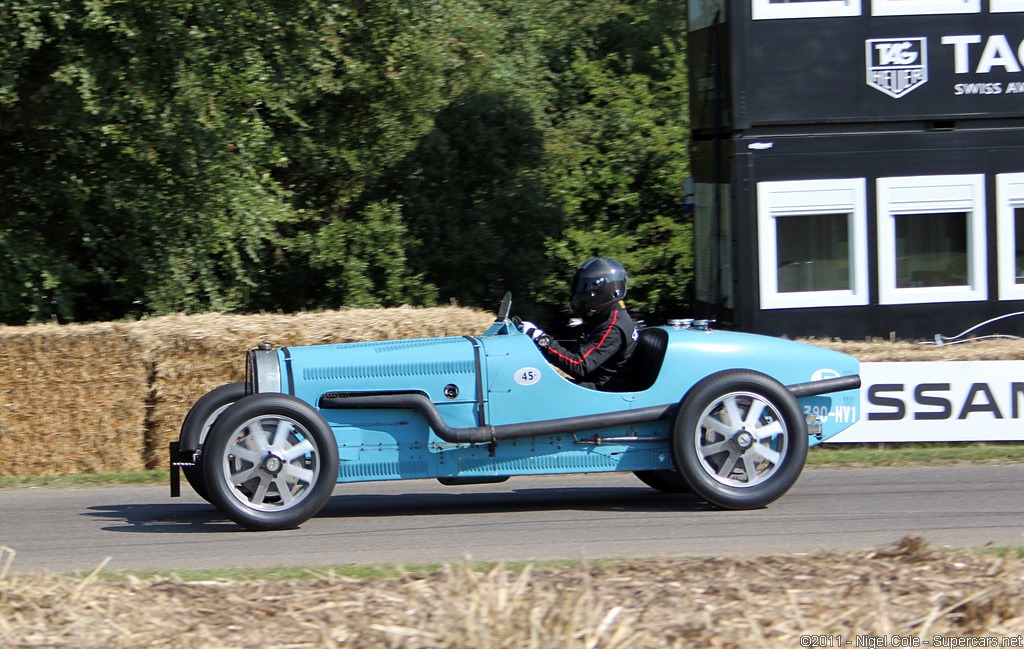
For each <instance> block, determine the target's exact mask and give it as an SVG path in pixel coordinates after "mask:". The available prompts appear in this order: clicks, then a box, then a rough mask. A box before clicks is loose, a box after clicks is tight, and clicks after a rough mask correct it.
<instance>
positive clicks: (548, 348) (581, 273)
mask: <svg viewBox="0 0 1024 649" xmlns="http://www.w3.org/2000/svg"><path fill="white" fill-rule="evenodd" d="M569 293H570V295H569V307H570V308H571V310H572V313H573V315H574V316H576V317H580V318H583V325H582V326H581V327H580V334H579V336H578V337H577V339H576V342H574V343H571V344H568V345H566V346H563V345H561V344H559V343H558V342H557V341H555V340H553V339H552V338H551V336H549V335H547V334H546V333H544V332H543V331H542V330H541V329H539V328H538V327H537V325H535V324H533V323H532V322H523V323H522V325H521V330H522V332H523V333H524V334H527V335H528V336H530V338H532V339H533V341H534V342H535V343H537V346H538V347H539V348H540V350H541V352H542V353H543V354H544V358H546V359H547V361H548V362H549V363H551V364H552V365H554V366H555V367H557V368H558V369H560V370H562V371H563V372H565V373H566V374H568V375H569V376H571V377H572V378H573V379H575V380H576V381H577V382H578V383H579V384H580V385H582V386H584V387H588V388H594V389H597V390H605V391H609V392H613V391H616V389H617V388H618V386H617V385H616V381H615V377H616V374H618V373H619V371H620V370H621V369H622V367H623V366H624V365H625V363H626V360H627V359H628V358H629V356H630V354H632V353H633V350H634V349H635V348H636V341H637V338H638V336H639V333H638V332H637V330H636V327H635V326H634V324H633V319H632V318H630V317H629V313H628V312H627V311H626V305H625V304H624V303H623V301H622V300H623V298H625V297H626V271H625V269H623V268H622V266H621V265H620V264H619V263H618V262H617V261H615V260H613V259H607V258H604V257H595V258H593V259H589V260H587V261H585V262H584V263H583V264H582V265H581V266H580V267H579V268H577V269H576V274H575V275H574V276H573V278H572V282H571V283H570V285H569ZM619 382H621V377H620V381H619Z"/></svg>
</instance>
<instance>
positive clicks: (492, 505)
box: [317, 485, 713, 518]
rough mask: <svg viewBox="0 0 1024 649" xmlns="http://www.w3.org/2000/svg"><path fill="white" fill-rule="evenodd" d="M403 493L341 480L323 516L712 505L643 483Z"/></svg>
mask: <svg viewBox="0 0 1024 649" xmlns="http://www.w3.org/2000/svg"><path fill="white" fill-rule="evenodd" d="M456 489H458V487H454V488H453V490H452V491H450V492H447V491H446V492H444V493H437V492H433V493H406V494H401V495H387V496H382V495H370V494H360V495H345V494H344V485H338V488H336V489H335V491H334V496H333V497H332V498H331V499H330V500H329V501H328V502H327V504H326V505H325V506H324V508H323V509H321V510H320V513H319V514H318V515H317V516H318V517H320V518H361V517H382V516H452V515H460V514H504V513H514V512H535V511H563V510H564V511H595V512H647V513H656V512H664V513H682V512H695V511H706V510H710V509H713V508H712V507H711V506H710V505H708V504H707V503H705V502H704V501H703V500H701V499H699V498H697V497H696V496H694V495H693V494H663V493H659V492H657V491H654V490H651V489H645V488H642V487H641V488H629V487H626V488H622V487H564V488H558V487H552V488H542V489H538V488H530V489H506V490H502V491H487V492H480V491H473V492H459V491H456Z"/></svg>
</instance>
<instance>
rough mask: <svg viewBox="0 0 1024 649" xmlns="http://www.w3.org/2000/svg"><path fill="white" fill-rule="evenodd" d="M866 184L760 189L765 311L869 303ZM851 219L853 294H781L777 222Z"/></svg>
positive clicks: (797, 183) (828, 182)
mask: <svg viewBox="0 0 1024 649" xmlns="http://www.w3.org/2000/svg"><path fill="white" fill-rule="evenodd" d="M866 188H867V181H866V180H865V179H864V178H828V179H820V180H783V181H770V182H760V183H757V241H758V275H759V279H760V289H761V290H760V293H761V308H762V309H797V308H806V307H828V306H862V305H865V304H867V303H868V228H867V221H868V217H867V198H866ZM813 214H849V215H850V217H849V221H848V226H849V255H850V288H849V289H845V290H839V291H802V292H798V293H791V292H786V293H780V292H779V276H778V272H779V269H778V241H777V237H778V228H777V226H776V223H777V219H780V218H786V217H787V216H804V215H813Z"/></svg>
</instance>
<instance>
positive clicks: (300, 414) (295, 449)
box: [203, 394, 338, 530]
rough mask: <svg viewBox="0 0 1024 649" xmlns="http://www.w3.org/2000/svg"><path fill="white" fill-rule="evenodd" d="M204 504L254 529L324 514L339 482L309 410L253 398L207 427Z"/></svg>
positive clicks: (270, 397) (319, 422) (333, 455)
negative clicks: (207, 496) (207, 498)
mask: <svg viewBox="0 0 1024 649" xmlns="http://www.w3.org/2000/svg"><path fill="white" fill-rule="evenodd" d="M203 473H204V475H205V477H206V482H207V487H208V489H209V492H210V498H211V502H213V503H214V504H215V505H217V507H218V509H220V510H221V511H222V512H223V513H224V515H226V516H227V517H228V518H230V519H231V520H233V521H235V522H236V523H238V524H239V525H242V526H244V527H248V528H250V529H254V530H280V529H288V528H292V527H295V526H297V525H299V524H301V523H303V522H304V521H306V520H307V519H309V518H310V517H311V516H313V515H315V514H316V513H317V512H318V511H320V509H321V508H322V507H323V505H324V503H326V502H327V499H328V498H330V495H331V492H332V491H333V489H334V485H335V484H336V482H337V479H338V447H337V442H336V441H335V438H334V435H333V434H332V433H331V430H330V427H329V426H328V425H327V422H326V421H324V419H323V417H322V416H321V415H320V413H319V412H317V411H316V409H314V408H313V407H311V406H310V405H308V404H307V403H305V402H304V401H301V400H299V399H296V398H295V397H291V396H288V395H283V394H254V395H251V396H248V397H245V398H244V399H241V400H240V401H238V402H237V403H236V404H235V405H234V406H232V407H231V408H229V409H228V410H227V411H226V412H225V413H224V414H223V415H221V417H220V419H218V420H217V422H216V423H215V424H214V426H213V429H212V430H211V431H210V434H209V437H208V438H207V441H206V444H205V447H204V452H203Z"/></svg>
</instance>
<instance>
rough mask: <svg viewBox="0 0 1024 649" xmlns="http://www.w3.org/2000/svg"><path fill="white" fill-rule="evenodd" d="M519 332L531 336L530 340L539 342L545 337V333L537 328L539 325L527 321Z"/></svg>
mask: <svg viewBox="0 0 1024 649" xmlns="http://www.w3.org/2000/svg"><path fill="white" fill-rule="evenodd" d="M519 330H520V331H522V332H523V333H524V334H526V335H527V336H529V337H530V340H537V339H538V338H540V337H541V336H543V335H544V331H542V330H541V329H540V328H539V327H537V325H535V324H533V323H532V322H529V321H526V320H524V321H523V324H522V326H521V327H520V328H519Z"/></svg>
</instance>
